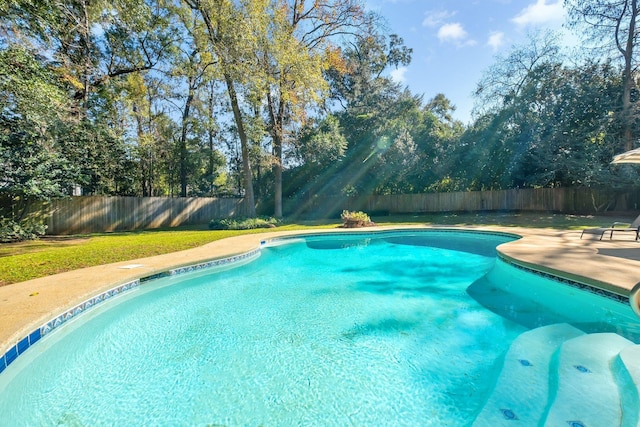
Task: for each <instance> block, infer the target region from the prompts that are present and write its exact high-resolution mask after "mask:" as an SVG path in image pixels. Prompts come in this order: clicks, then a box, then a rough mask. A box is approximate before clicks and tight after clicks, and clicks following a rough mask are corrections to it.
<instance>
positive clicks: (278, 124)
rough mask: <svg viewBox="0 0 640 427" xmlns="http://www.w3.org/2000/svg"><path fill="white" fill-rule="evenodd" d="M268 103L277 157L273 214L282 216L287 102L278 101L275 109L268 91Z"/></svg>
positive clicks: (274, 151) (274, 153) (274, 171)
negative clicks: (284, 134)
mask: <svg viewBox="0 0 640 427" xmlns="http://www.w3.org/2000/svg"><path fill="white" fill-rule="evenodd" d="M267 103H268V105H269V115H270V116H271V138H272V140H273V155H274V157H275V158H276V161H275V165H274V167H273V187H274V188H273V194H274V207H273V216H274V217H276V218H282V144H283V140H284V138H283V135H282V131H283V129H284V112H285V104H284V102H283V101H282V100H280V102H279V103H278V111H277V112H276V110H275V108H274V107H275V105H274V100H273V97H272V96H271V94H270V93H267Z"/></svg>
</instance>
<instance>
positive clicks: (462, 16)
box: [366, 0, 566, 123]
mask: <svg viewBox="0 0 640 427" xmlns="http://www.w3.org/2000/svg"><path fill="white" fill-rule="evenodd" d="M366 4H367V7H368V8H369V9H371V10H373V11H376V12H377V13H379V14H380V15H382V16H383V17H384V18H385V19H386V21H387V23H388V26H389V32H390V33H393V34H398V35H399V36H400V37H402V38H403V39H404V42H405V45H406V46H407V47H410V48H412V49H413V59H412V61H411V64H410V65H409V66H408V67H406V68H404V67H403V68H400V69H398V70H393V71H392V77H393V78H394V79H395V80H397V81H400V82H402V83H403V84H405V85H407V86H408V87H409V89H410V90H411V92H412V93H415V94H423V95H424V100H425V102H426V101H428V100H429V99H431V98H433V97H434V96H435V95H436V94H438V93H444V94H445V96H446V97H447V98H449V99H450V100H451V101H452V103H453V104H454V105H455V106H456V108H457V110H456V112H455V114H454V117H455V118H456V119H459V120H462V121H463V122H464V123H468V122H469V121H470V120H471V110H472V108H473V97H472V95H471V94H472V92H473V91H474V89H475V87H476V84H477V83H478V81H479V80H480V78H481V76H482V73H483V72H484V71H485V70H486V69H487V68H488V67H489V66H490V65H491V64H492V63H494V62H495V59H496V55H503V56H506V55H508V53H509V51H510V48H511V47H512V46H514V45H521V44H524V43H526V41H527V34H528V33H529V32H531V31H535V30H537V29H554V30H563V24H564V22H565V17H566V14H565V10H564V9H563V6H562V0H366Z"/></svg>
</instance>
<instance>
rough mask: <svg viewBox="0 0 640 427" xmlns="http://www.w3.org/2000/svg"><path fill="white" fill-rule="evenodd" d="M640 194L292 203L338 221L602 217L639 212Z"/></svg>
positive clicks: (587, 191) (561, 192) (494, 194)
mask: <svg viewBox="0 0 640 427" xmlns="http://www.w3.org/2000/svg"><path fill="white" fill-rule="evenodd" d="M638 196H639V195H638V192H621V193H615V192H613V191H611V190H598V189H591V188H526V189H513V190H495V191H467V192H452V193H429V194H397V195H395V194H392V195H369V196H360V197H317V196H312V197H307V198H300V199H290V200H288V201H287V206H286V209H285V212H286V213H287V214H288V215H293V216H317V217H332V216H336V215H339V214H340V212H342V210H344V209H347V210H352V211H358V210H361V211H364V212H367V213H370V214H373V213H378V214H403V213H429V212H460V211H461V212H465V211H466V212H474V211H541V212H559V213H582V214H589V213H596V212H603V211H607V210H616V211H627V210H636V209H637V208H638V206H640V203H639V200H638V199H639V197H638Z"/></svg>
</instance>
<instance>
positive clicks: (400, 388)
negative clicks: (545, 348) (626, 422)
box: [0, 231, 640, 426]
mask: <svg viewBox="0 0 640 427" xmlns="http://www.w3.org/2000/svg"><path fill="white" fill-rule="evenodd" d="M513 238H514V237H513V236H507V235H499V234H489V235H487V234H480V233H463V232H434V231H421V232H416V231H411V232H409V231H407V232H384V233H366V234H363V233H358V234H348V235H347V234H345V235H329V236H306V237H300V238H293V239H283V240H277V241H273V242H268V243H267V244H266V245H264V247H263V248H262V249H261V251H260V253H259V256H256V257H250V258H247V259H245V260H244V261H243V263H242V266H241V268H230V266H226V267H225V268H214V269H209V270H203V271H197V272H193V273H188V274H184V275H179V276H173V277H165V278H161V279H157V280H153V281H150V282H148V283H145V284H144V285H143V286H140V287H137V288H136V289H135V290H133V291H130V292H128V293H125V294H122V295H120V296H118V297H116V298H113V299H111V300H110V301H109V302H108V303H104V304H102V305H99V306H96V307H94V308H93V309H92V310H90V311H87V312H86V313H84V314H83V315H82V316H79V317H78V318H76V319H74V320H72V321H69V322H68V323H66V324H65V325H64V327H61V328H59V329H58V330H57V331H56V332H55V333H54V334H51V335H48V336H46V337H45V338H43V339H42V340H40V342H38V343H37V344H36V345H35V346H33V347H32V348H30V349H29V350H28V351H27V352H25V353H24V355H22V356H20V357H19V358H18V359H17V360H15V361H14V362H13V363H12V364H11V365H10V366H9V367H8V368H7V369H6V370H5V372H3V373H2V375H0V414H2V417H1V419H0V424H2V423H6V425H12V426H18V425H54V424H56V425H57V424H62V425H140V424H145V423H146V424H153V425H210V424H213V425H218V424H220V425H291V424H295V425H349V424H352V425H389V424H393V425H434V426H435V425H437V426H443V425H452V426H458V425H469V424H472V423H473V422H474V421H475V422H476V423H477V425H482V423H483V422H484V421H487V422H491V423H493V422H494V420H495V419H494V418H491V417H493V416H497V417H498V418H497V419H498V420H503V421H505V422H509V421H512V419H513V417H517V418H519V419H525V417H526V415H527V414H526V413H524V412H523V409H521V407H518V408H516V407H515V406H513V405H515V404H510V405H509V406H504V407H503V406H500V402H498V403H497V405H498V407H497V408H498V410H497V411H493V412H492V413H491V414H489V415H483V414H484V412H485V409H484V408H485V407H487V406H490V404H491V403H492V402H493V400H495V399H496V398H499V397H500V393H498V397H495V396H496V393H495V389H496V386H498V385H500V384H501V378H502V377H503V376H504V375H505V374H504V373H505V372H507V371H506V368H508V363H509V351H510V348H511V346H512V344H513V343H519V342H520V337H522V336H523V334H524V333H526V332H529V331H540V330H542V331H545V329H543V328H545V327H546V326H547V325H552V326H553V325H564V324H571V325H573V326H572V327H575V328H577V329H579V330H580V331H582V332H587V333H589V334H594V333H601V332H616V333H618V334H620V335H623V336H625V337H626V338H627V339H630V340H633V341H635V342H638V340H637V337H638V336H640V335H639V334H638V322H637V320H636V319H637V318H635V317H634V315H633V313H632V312H631V310H630V308H629V307H628V306H625V305H624V304H621V303H620V302H616V301H613V300H610V299H604V298H602V297H600V296H597V295H593V294H591V293H589V292H585V291H583V290H579V289H576V288H574V287H569V286H564V285H562V284H559V283H557V282H555V281H553V280H551V279H550V278H544V277H540V276H535V275H532V274H531V273H530V272H526V271H523V270H521V269H518V268H515V267H513V266H511V265H508V264H506V263H504V262H502V261H500V260H496V257H495V247H496V246H497V245H499V244H501V243H504V242H508V241H510V240H512V239H513ZM532 289H535V291H532ZM568 301H570V302H571V305H569V303H568ZM576 307H578V309H576ZM567 308H569V312H567ZM562 328H563V331H565V330H569V328H568V327H566V328H565V327H564V326H563V327H562ZM568 333H569V332H568ZM570 333H573V332H570ZM538 334H539V333H538ZM543 335H544V334H543ZM505 354H506V356H505ZM529 359H531V360H529ZM529 359H524V358H522V357H520V358H519V359H517V360H519V361H522V360H526V361H527V362H528V363H529V364H532V365H537V362H535V360H537V359H534V358H533V357H530V358H529ZM519 363H520V364H521V366H525V364H523V363H524V362H519ZM578 366H582V365H578ZM583 367H584V366H583ZM585 369H589V370H590V371H591V372H595V368H593V367H589V368H586V367H585ZM576 370H577V369H576ZM498 388H499V387H498ZM519 391H520V392H521V393H524V391H523V390H519ZM558 396H560V397H562V390H560V391H558V392H556V396H554V397H558ZM625 404H626V405H627V406H631V407H633V405H634V402H633V400H631V401H628V402H625ZM547 406H550V405H547ZM526 411H533V409H526ZM545 411H546V413H547V414H548V415H552V416H555V412H553V411H552V410H551V409H550V408H548V409H545ZM556 412H557V411H556ZM479 415H480V417H479V418H477V417H478V416H479ZM558 416H560V415H558ZM589 416H591V415H589ZM476 418H477V419H476ZM586 419H588V418H584V417H582V418H569V419H563V422H569V421H573V422H576V423H578V422H580V423H582V424H583V425H590V424H588V423H587V422H586V421H585V420H586ZM487 425H489V424H487ZM493 425H498V424H493ZM575 425H576V426H578V425H579V424H575ZM591 425H595V424H591ZM612 425H613V424H612Z"/></svg>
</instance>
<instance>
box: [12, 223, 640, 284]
mask: <svg viewBox="0 0 640 427" xmlns="http://www.w3.org/2000/svg"><path fill="white" fill-rule="evenodd" d="M372 220H373V221H375V222H376V223H377V224H379V225H394V224H431V225H451V226H469V225H498V226H506V227H510V226H513V227H543V228H544V227H550V228H557V229H575V230H578V229H581V228H585V227H594V226H605V225H609V224H611V223H612V222H613V221H628V222H630V221H632V218H625V217H610V216H606V217H593V216H573V215H558V214H539V213H536V214H532V213H518V214H515V213H490V214H487V213H469V214H431V215H404V216H383V217H375V216H373V217H372ZM340 224H341V223H340V220H339V219H335V220H325V221H310V222H297V223H290V224H286V225H282V226H280V227H277V228H276V229H258V230H241V231H239V230H208V229H206V228H205V227H204V226H203V227H185V228H179V229H171V230H149V231H137V232H119V233H99V234H88V235H76V236H47V237H44V238H42V239H40V240H35V241H28V242H21V243H7V244H0V286H3V285H8V284H11V283H16V282H22V281H25V280H29V279H35V278H38V277H44V276H48V275H51V274H56V273H62V272H65V271H70V270H75V269H78V268H83V267H90V266H94V265H100V264H109V263H112V262H118V261H128V260H133V259H137V258H144V257H148V256H153V255H161V254H166V253H170V252H176V251H180V250H184V249H190V248H194V247H197V246H201V245H204V244H206V243H209V242H213V241H215V240H219V239H224V238H226V237H231V236H237V235H240V234H248V233H262V232H268V231H274V230H314V229H317V228H335V227H338V226H339V225H340Z"/></svg>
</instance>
